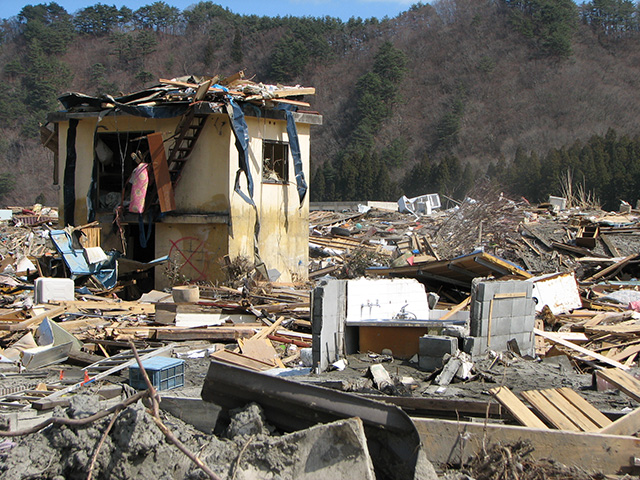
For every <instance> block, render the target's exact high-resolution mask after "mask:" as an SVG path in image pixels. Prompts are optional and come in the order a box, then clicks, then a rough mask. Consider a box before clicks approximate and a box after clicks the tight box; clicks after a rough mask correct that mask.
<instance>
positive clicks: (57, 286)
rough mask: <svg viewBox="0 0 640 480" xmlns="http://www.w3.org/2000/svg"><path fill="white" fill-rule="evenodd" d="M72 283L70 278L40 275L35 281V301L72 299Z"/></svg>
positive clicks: (46, 301) (45, 301) (47, 301)
mask: <svg viewBox="0 0 640 480" xmlns="http://www.w3.org/2000/svg"><path fill="white" fill-rule="evenodd" d="M73 289H74V283H73V280H71V279H70V278H49V277H40V278H37V279H36V282H35V302H36V303H49V301H50V300H58V301H65V300H69V301H72V300H74V299H75V298H74V290H73Z"/></svg>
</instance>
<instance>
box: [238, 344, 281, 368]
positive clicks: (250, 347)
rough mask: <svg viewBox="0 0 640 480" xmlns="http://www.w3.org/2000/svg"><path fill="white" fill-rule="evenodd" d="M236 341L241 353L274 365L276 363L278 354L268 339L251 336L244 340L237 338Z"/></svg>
mask: <svg viewBox="0 0 640 480" xmlns="http://www.w3.org/2000/svg"><path fill="white" fill-rule="evenodd" d="M238 343H239V345H240V350H241V351H242V354H243V355H246V356H247V357H251V358H253V359H255V360H260V361H261V362H264V363H270V364H271V365H273V366H274V367H275V366H276V365H277V363H276V358H277V357H278V354H277V353H276V349H275V348H273V345H272V344H271V342H270V341H269V340H268V339H266V338H255V337H252V338H248V339H246V340H238ZM278 366H280V365H278ZM283 367H284V365H283Z"/></svg>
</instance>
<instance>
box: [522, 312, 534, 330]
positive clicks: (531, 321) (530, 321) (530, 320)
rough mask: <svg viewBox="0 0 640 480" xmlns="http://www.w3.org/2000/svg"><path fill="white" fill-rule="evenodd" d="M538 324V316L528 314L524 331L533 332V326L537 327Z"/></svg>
mask: <svg viewBox="0 0 640 480" xmlns="http://www.w3.org/2000/svg"><path fill="white" fill-rule="evenodd" d="M535 324H536V317H535V315H527V316H525V317H524V327H523V329H522V331H523V332H527V333H529V332H533V328H534V327H535Z"/></svg>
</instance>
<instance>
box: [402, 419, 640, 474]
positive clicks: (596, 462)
mask: <svg viewBox="0 0 640 480" xmlns="http://www.w3.org/2000/svg"><path fill="white" fill-rule="evenodd" d="M412 420H413V423H414V424H415V426H416V428H417V429H418V434H419V435H420V440H421V442H422V444H423V447H424V449H425V452H428V456H429V460H430V461H431V462H432V463H434V464H436V465H437V466H443V467H444V466H446V465H459V464H460V463H464V464H467V463H468V462H469V461H470V460H471V458H473V457H474V456H475V455H476V454H482V453H483V452H486V449H488V448H489V447H490V446H492V445H497V444H502V445H508V444H514V443H516V442H519V441H522V440H523V439H526V440H527V441H529V442H531V446H532V447H533V448H534V458H549V459H552V460H555V461H558V462H560V463H562V464H564V465H579V466H580V467H581V468H583V469H587V470H593V471H598V472H602V473H605V474H612V475H614V474H617V473H619V472H620V470H621V469H623V470H627V471H628V470H629V469H630V468H632V467H633V459H634V458H635V457H637V456H638V452H639V451H640V438H636V437H631V436H618V435H603V434H601V433H594V432H567V431H565V430H555V429H547V430H539V429H534V428H525V427H520V426H513V425H497V424H492V423H486V422H464V421H457V420H441V419H431V418H412Z"/></svg>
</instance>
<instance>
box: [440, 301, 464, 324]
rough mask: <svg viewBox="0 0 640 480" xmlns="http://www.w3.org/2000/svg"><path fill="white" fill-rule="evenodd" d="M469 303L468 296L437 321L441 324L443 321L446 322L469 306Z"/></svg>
mask: <svg viewBox="0 0 640 480" xmlns="http://www.w3.org/2000/svg"><path fill="white" fill-rule="evenodd" d="M469 303H471V295H469V296H468V297H467V298H465V299H464V300H463V301H462V302H460V303H459V304H457V305H456V306H455V307H453V308H452V309H451V310H449V311H448V312H447V313H445V314H444V315H443V316H442V317H440V318H439V320H440V321H441V322H442V321H444V320H447V319H448V318H450V317H452V316H453V315H455V314H456V313H458V312H459V311H460V310H462V309H463V308H465V307H466V306H467V305H469Z"/></svg>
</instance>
